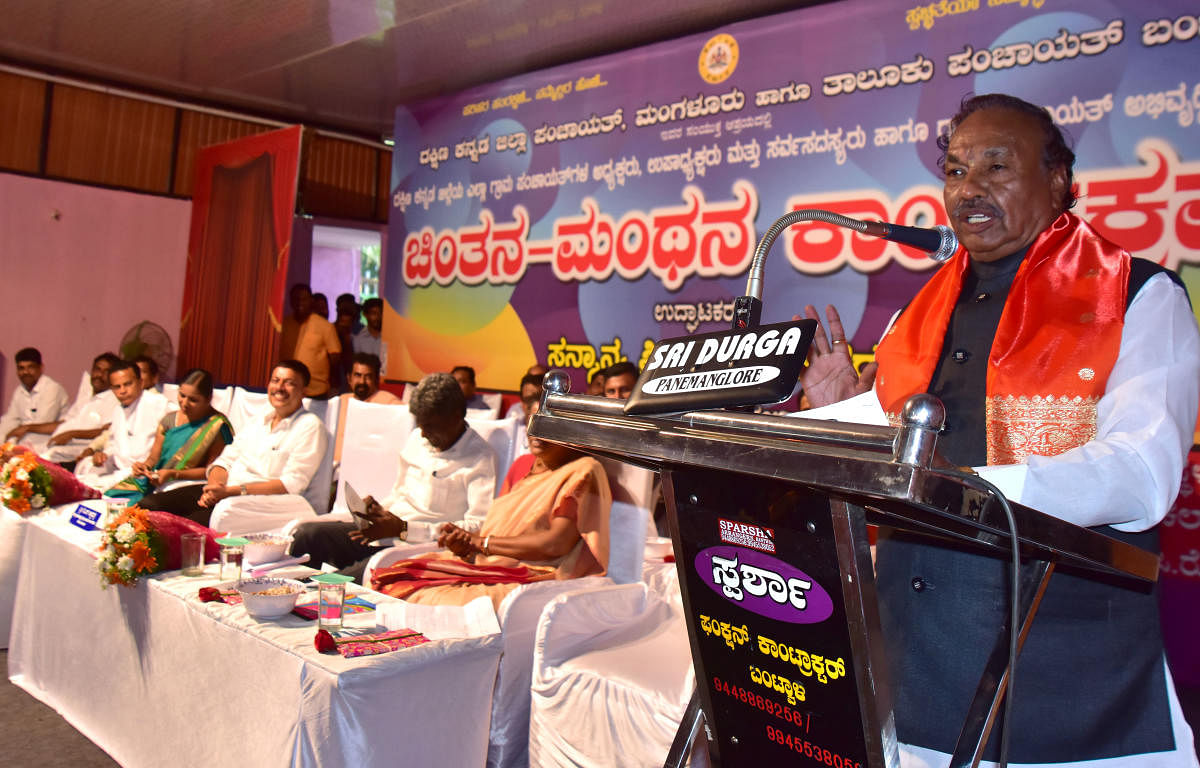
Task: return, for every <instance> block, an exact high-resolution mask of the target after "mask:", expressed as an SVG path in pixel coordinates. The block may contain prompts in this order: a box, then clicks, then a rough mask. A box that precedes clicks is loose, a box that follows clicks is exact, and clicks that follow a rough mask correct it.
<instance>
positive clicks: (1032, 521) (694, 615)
mask: <svg viewBox="0 0 1200 768" xmlns="http://www.w3.org/2000/svg"><path fill="white" fill-rule="evenodd" d="M545 386H546V389H545V394H544V396H543V402H542V409H541V410H540V411H539V412H538V414H537V415H536V416H534V418H533V421H532V423H531V426H530V435H532V436H535V437H538V438H542V439H546V440H551V441H554V442H559V443H564V444H567V445H570V446H572V447H575V448H578V449H580V450H583V451H587V452H589V453H593V454H598V455H604V456H610V457H614V458H617V459H620V460H623V461H626V462H629V463H632V464H636V465H639V466H643V467H647V468H649V469H653V470H656V471H659V472H660V473H661V476H662V484H663V492H664V495H665V497H666V500H667V506H668V512H669V518H670V525H671V535H672V538H673V539H674V545H675V555H676V563H677V567H678V569H679V583H680V588H681V591H682V596H683V603H684V608H685V611H686V615H687V620H688V636H689V639H690V642H691V649H692V659H693V663H694V665H695V670H696V681H697V692H696V696H694V697H693V702H692V707H690V708H689V711H688V714H686V715H685V717H684V722H683V723H682V725H681V728H680V733H679V735H678V736H677V738H676V740H675V744H674V745H673V746H672V749H671V753H670V755H669V757H668V761H667V764H668V765H682V764H683V762H684V760H685V758H686V754H687V751H688V748H689V746H690V744H691V741H692V740H693V739H694V738H696V736H697V735H698V734H699V733H700V731H701V727H703V731H704V734H705V736H706V738H707V746H708V750H709V754H710V757H711V760H712V762H713V764H714V765H724V766H762V765H773V764H787V765H802V766H825V768H868V767H869V768H876V767H877V766H887V767H889V768H890V767H891V766H898V765H899V752H898V749H897V743H896V735H895V727H894V720H893V714H892V703H891V702H892V698H891V694H890V692H889V689H888V675H887V668H886V666H887V665H886V662H885V657H884V654H883V645H882V641H883V638H882V637H881V636H880V630H879V616H878V611H877V608H876V598H875V582H874V573H873V568H872V563H871V552H870V545H869V543H868V539H867V524H868V523H873V524H879V525H886V526H891V527H894V528H900V529H904V530H907V531H912V532H915V533H919V534H924V535H928V536H933V537H941V538H946V539H952V540H957V541H959V542H964V543H966V544H969V545H972V546H974V547H978V548H981V549H982V550H984V551H987V550H990V551H994V552H999V553H1011V540H1010V533H1009V523H1008V518H1007V516H1006V514H1005V506H1006V505H1007V506H1009V507H1010V508H1011V512H1012V514H1013V517H1014V519H1015V522H1016V527H1017V531H1018V536H1019V541H1020V552H1021V558H1022V569H1021V574H1022V583H1021V589H1020V616H1019V621H1020V623H1019V630H1020V634H1019V638H1021V639H1022V640H1023V638H1024V636H1025V634H1026V632H1027V631H1028V628H1029V624H1030V622H1031V621H1032V620H1033V618H1034V615H1035V613H1036V611H1037V607H1038V603H1039V601H1040V599H1041V596H1042V594H1043V593H1044V591H1045V588H1046V585H1047V583H1048V582H1049V579H1050V578H1051V576H1052V575H1053V573H1054V568H1055V565H1056V564H1059V563H1061V564H1064V565H1070V566H1073V567H1074V568H1077V569H1081V570H1082V571H1084V572H1092V573H1098V574H1118V575H1122V576H1126V577H1132V578H1134V579H1140V580H1146V581H1153V580H1154V579H1156V578H1157V574H1158V558H1157V557H1156V556H1155V555H1154V554H1152V553H1149V552H1146V551H1145V550H1142V549H1139V548H1137V547H1134V546H1132V545H1129V544H1126V543H1124V542H1121V541H1117V540H1115V539H1111V538H1109V537H1106V536H1104V535H1102V534H1099V533H1096V532H1095V531H1092V530H1089V529H1085V528H1080V527H1078V526H1075V525H1071V524H1069V523H1066V522H1063V521H1061V520H1059V519H1057V518H1053V517H1050V516H1048V515H1044V514H1042V513H1040V512H1037V511H1035V510H1032V509H1029V508H1027V507H1022V506H1020V505H1017V504H1008V503H1007V502H1005V501H1004V500H1003V499H1000V498H998V497H997V496H996V494H995V493H994V492H993V491H992V489H991V488H990V487H989V486H988V485H987V484H986V483H985V482H983V481H982V480H981V479H980V478H978V477H976V476H973V475H970V474H965V473H963V472H960V471H958V470H957V469H955V468H954V467H951V466H949V465H947V464H946V463H945V462H943V461H942V460H941V459H940V458H939V457H938V456H937V454H936V451H935V445H936V440H937V433H938V431H939V430H940V429H941V426H942V422H943V420H944V410H943V408H942V405H941V403H940V402H939V401H938V400H937V399H936V398H934V397H932V396H930V395H917V396H915V397H913V398H912V399H911V400H910V401H909V403H908V404H907V406H906V408H905V413H904V423H903V424H902V425H901V426H900V427H898V428H891V427H873V426H864V425H858V424H849V423H840V422H826V421H815V420H805V419H794V418H782V417H775V416H762V415H754V414H748V413H741V412H732V411H721V410H712V411H697V412H691V413H683V414H672V415H665V416H644V415H639V416H627V415H626V414H625V413H624V411H623V405H622V403H621V402H620V401H616V400H605V399H603V398H597V397H588V396H578V395H571V394H569V379H567V377H566V375H565V374H562V373H561V372H554V371H552V372H551V373H550V374H548V375H547V377H546V383H545ZM1008 638H1009V628H1008V626H1007V625H1005V626H1001V627H997V641H996V646H995V649H994V650H993V652H992V654H991V656H990V659H989V661H988V663H987V665H986V667H985V668H984V669H981V670H980V684H979V688H978V690H977V692H976V695H975V698H974V701H973V703H972V705H971V706H970V708H969V709H968V711H966V712H964V713H963V721H964V724H963V728H962V732H961V734H960V736H959V741H958V745H957V747H956V749H955V753H954V757H953V759H952V761H951V765H952V766H967V765H975V764H978V761H979V757H980V756H981V755H982V753H983V748H984V746H986V744H987V739H988V737H989V735H990V733H991V729H992V725H993V724H994V722H995V719H996V715H997V713H998V712H999V706H1000V704H1001V702H1002V701H1003V697H1004V692H1005V689H1006V686H1007V683H1008V676H1007V671H1008V659H1009V642H1008Z"/></svg>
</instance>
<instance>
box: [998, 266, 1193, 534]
mask: <svg viewBox="0 0 1200 768" xmlns="http://www.w3.org/2000/svg"><path fill="white" fill-rule="evenodd" d="M1198 402H1200V331H1197V327H1196V319H1195V317H1194V315H1193V314H1192V309H1191V306H1190V305H1189V304H1188V300H1187V295H1186V294H1185V293H1184V291H1183V289H1182V288H1180V287H1179V286H1178V285H1176V284H1175V283H1174V282H1173V281H1172V280H1171V279H1170V278H1169V277H1168V276H1167V275H1156V276H1154V277H1153V278H1151V279H1150V280H1148V281H1147V282H1146V284H1145V285H1144V286H1143V287H1142V289H1141V291H1139V292H1138V294H1137V296H1136V297H1134V300H1133V302H1132V303H1131V304H1130V307H1129V310H1128V311H1127V312H1126V313H1125V328H1124V331H1123V333H1122V335H1121V348H1120V353H1119V355H1118V357H1117V362H1116V365H1115V366H1113V370H1112V373H1111V374H1110V375H1109V379H1108V384H1107V387H1106V389H1105V393H1104V396H1103V397H1102V398H1101V399H1100V402H1099V404H1098V407H1097V416H1096V418H1097V425H1096V426H1097V432H1096V439H1094V440H1091V441H1089V442H1087V443H1085V444H1084V445H1081V446H1079V447H1078V448H1073V449H1072V450H1069V451H1066V452H1064V453H1061V454H1059V455H1057V456H1052V457H1045V456H1032V457H1030V458H1029V460H1028V462H1027V464H1026V467H1027V468H1026V471H1025V472H1024V476H1023V477H1022V476H1021V473H1020V472H1013V473H1010V474H1009V475H1008V476H1005V477H1000V478H997V477H995V476H993V475H991V474H985V476H987V477H989V479H992V480H993V482H997V480H1000V482H997V484H998V485H1000V487H1001V489H1002V490H1003V491H1004V492H1005V495H1009V497H1010V498H1012V499H1013V500H1014V501H1017V502H1020V503H1021V504H1025V505H1026V506H1030V507H1033V508H1034V509H1037V510H1039V511H1042V512H1045V513H1047V514H1051V515H1054V516H1055V517H1058V518H1061V519H1063V520H1066V521H1068V522H1071V523H1075V524H1076V525H1083V526H1095V525H1105V524H1109V525H1113V526H1114V527H1115V528H1117V529H1119V530H1123V531H1141V530H1145V529H1147V528H1149V527H1151V526H1153V525H1154V524H1155V523H1157V522H1158V521H1160V520H1162V518H1163V517H1164V516H1165V515H1166V513H1167V510H1168V509H1169V508H1170V506H1171V503H1172V502H1173V501H1174V500H1175V495H1176V494H1177V493H1178V492H1179V482H1180V477H1181V474H1182V472H1183V462H1184V460H1185V458H1186V456H1187V451H1188V448H1189V447H1190V446H1191V445H1192V440H1193V430H1194V428H1195V424H1196V411H1197V404H1198ZM996 469H1003V468H996ZM1006 486H1007V487H1006ZM1010 494H1011V495H1010Z"/></svg>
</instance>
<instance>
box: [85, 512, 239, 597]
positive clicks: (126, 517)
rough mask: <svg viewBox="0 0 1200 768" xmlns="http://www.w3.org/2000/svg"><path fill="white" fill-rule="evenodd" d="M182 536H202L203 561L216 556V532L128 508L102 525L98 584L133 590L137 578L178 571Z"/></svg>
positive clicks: (184, 520)
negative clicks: (116, 585) (197, 534)
mask: <svg viewBox="0 0 1200 768" xmlns="http://www.w3.org/2000/svg"><path fill="white" fill-rule="evenodd" d="M185 533H201V534H204V537H205V542H204V553H205V560H211V559H213V558H215V557H216V556H217V544H216V536H217V534H216V532H215V531H213V530H212V529H211V528H206V527H205V526H203V525H200V524H199V523H196V522H193V521H191V520H188V519H187V518H184V517H177V516H175V515H172V514H171V513H170V512H154V511H147V510H145V509H142V508H141V507H136V506H135V507H127V508H126V509H125V510H124V511H123V512H120V513H119V514H116V515H114V516H113V517H112V518H110V519H109V521H108V522H107V523H106V524H105V526H104V530H103V531H102V532H101V535H100V549H99V552H100V559H99V561H98V562H97V563H96V568H97V569H98V570H99V571H100V580H101V584H102V585H103V586H105V587H107V586H108V585H109V584H120V585H121V586H123V587H132V586H133V585H134V584H137V581H138V578H139V577H141V576H143V575H147V574H151V573H157V572H159V571H167V570H174V569H176V568H178V567H179V560H180V551H179V538H180V536H182V535H183V534H185Z"/></svg>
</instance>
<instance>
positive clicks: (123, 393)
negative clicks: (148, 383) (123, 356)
mask: <svg viewBox="0 0 1200 768" xmlns="http://www.w3.org/2000/svg"><path fill="white" fill-rule="evenodd" d="M108 382H109V384H110V385H111V386H112V391H113V394H114V395H116V396H117V402H118V403H120V404H121V405H122V406H129V405H133V402H134V401H135V400H137V399H138V398H139V397H141V394H142V377H141V376H139V375H138V373H137V371H136V369H131V368H121V369H119V370H116V371H113V372H112V373H110V374H109V376H108Z"/></svg>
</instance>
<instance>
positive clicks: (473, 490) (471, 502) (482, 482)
mask: <svg viewBox="0 0 1200 768" xmlns="http://www.w3.org/2000/svg"><path fill="white" fill-rule="evenodd" d="M495 495H496V454H494V453H492V452H491V451H488V452H487V455H485V456H481V457H480V460H479V461H478V462H477V463H476V464H475V466H474V467H472V469H471V474H470V475H469V476H468V477H467V514H466V517H464V518H463V520H462V521H461V522H459V523H458V525H459V526H460V527H462V528H463V529H465V530H468V531H470V532H472V533H477V532H478V531H479V529H480V528H482V527H483V519H484V518H485V517H487V513H488V510H489V509H490V508H491V506H492V497H493V496H495Z"/></svg>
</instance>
